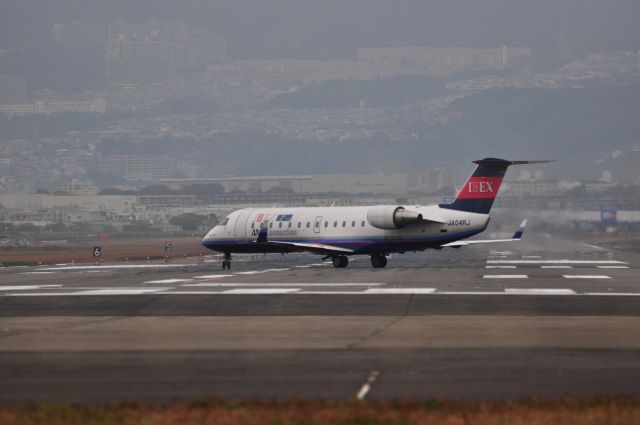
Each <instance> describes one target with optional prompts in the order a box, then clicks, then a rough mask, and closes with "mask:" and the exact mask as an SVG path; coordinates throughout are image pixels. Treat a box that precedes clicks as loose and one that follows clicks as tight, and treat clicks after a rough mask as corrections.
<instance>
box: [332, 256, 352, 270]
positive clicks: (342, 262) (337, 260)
mask: <svg viewBox="0 0 640 425" xmlns="http://www.w3.org/2000/svg"><path fill="white" fill-rule="evenodd" d="M331 261H332V262H333V267H336V268H343V267H347V265H348V264H349V259H348V258H347V256H346V255H337V256H335V257H333V258H332V259H331Z"/></svg>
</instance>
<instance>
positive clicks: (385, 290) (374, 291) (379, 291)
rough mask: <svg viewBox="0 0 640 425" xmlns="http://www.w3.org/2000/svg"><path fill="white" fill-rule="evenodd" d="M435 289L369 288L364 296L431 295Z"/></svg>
mask: <svg viewBox="0 0 640 425" xmlns="http://www.w3.org/2000/svg"><path fill="white" fill-rule="evenodd" d="M434 292H436V288H371V289H367V290H366V291H364V293H365V294H433V293H434Z"/></svg>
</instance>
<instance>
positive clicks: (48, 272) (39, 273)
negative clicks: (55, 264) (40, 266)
mask: <svg viewBox="0 0 640 425" xmlns="http://www.w3.org/2000/svg"><path fill="white" fill-rule="evenodd" d="M54 273H55V272H22V273H18V274H54Z"/></svg>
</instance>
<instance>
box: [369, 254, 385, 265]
mask: <svg viewBox="0 0 640 425" xmlns="http://www.w3.org/2000/svg"><path fill="white" fill-rule="evenodd" d="M371 265H372V266H373V268H374V269H382V268H385V267H387V257H385V256H384V254H373V255H372V256H371Z"/></svg>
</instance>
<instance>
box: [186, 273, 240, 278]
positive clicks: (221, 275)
mask: <svg viewBox="0 0 640 425" xmlns="http://www.w3.org/2000/svg"><path fill="white" fill-rule="evenodd" d="M232 276H233V275H232V274H208V275H204V276H194V277H193V278H194V279H220V278H223V277H232Z"/></svg>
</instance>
